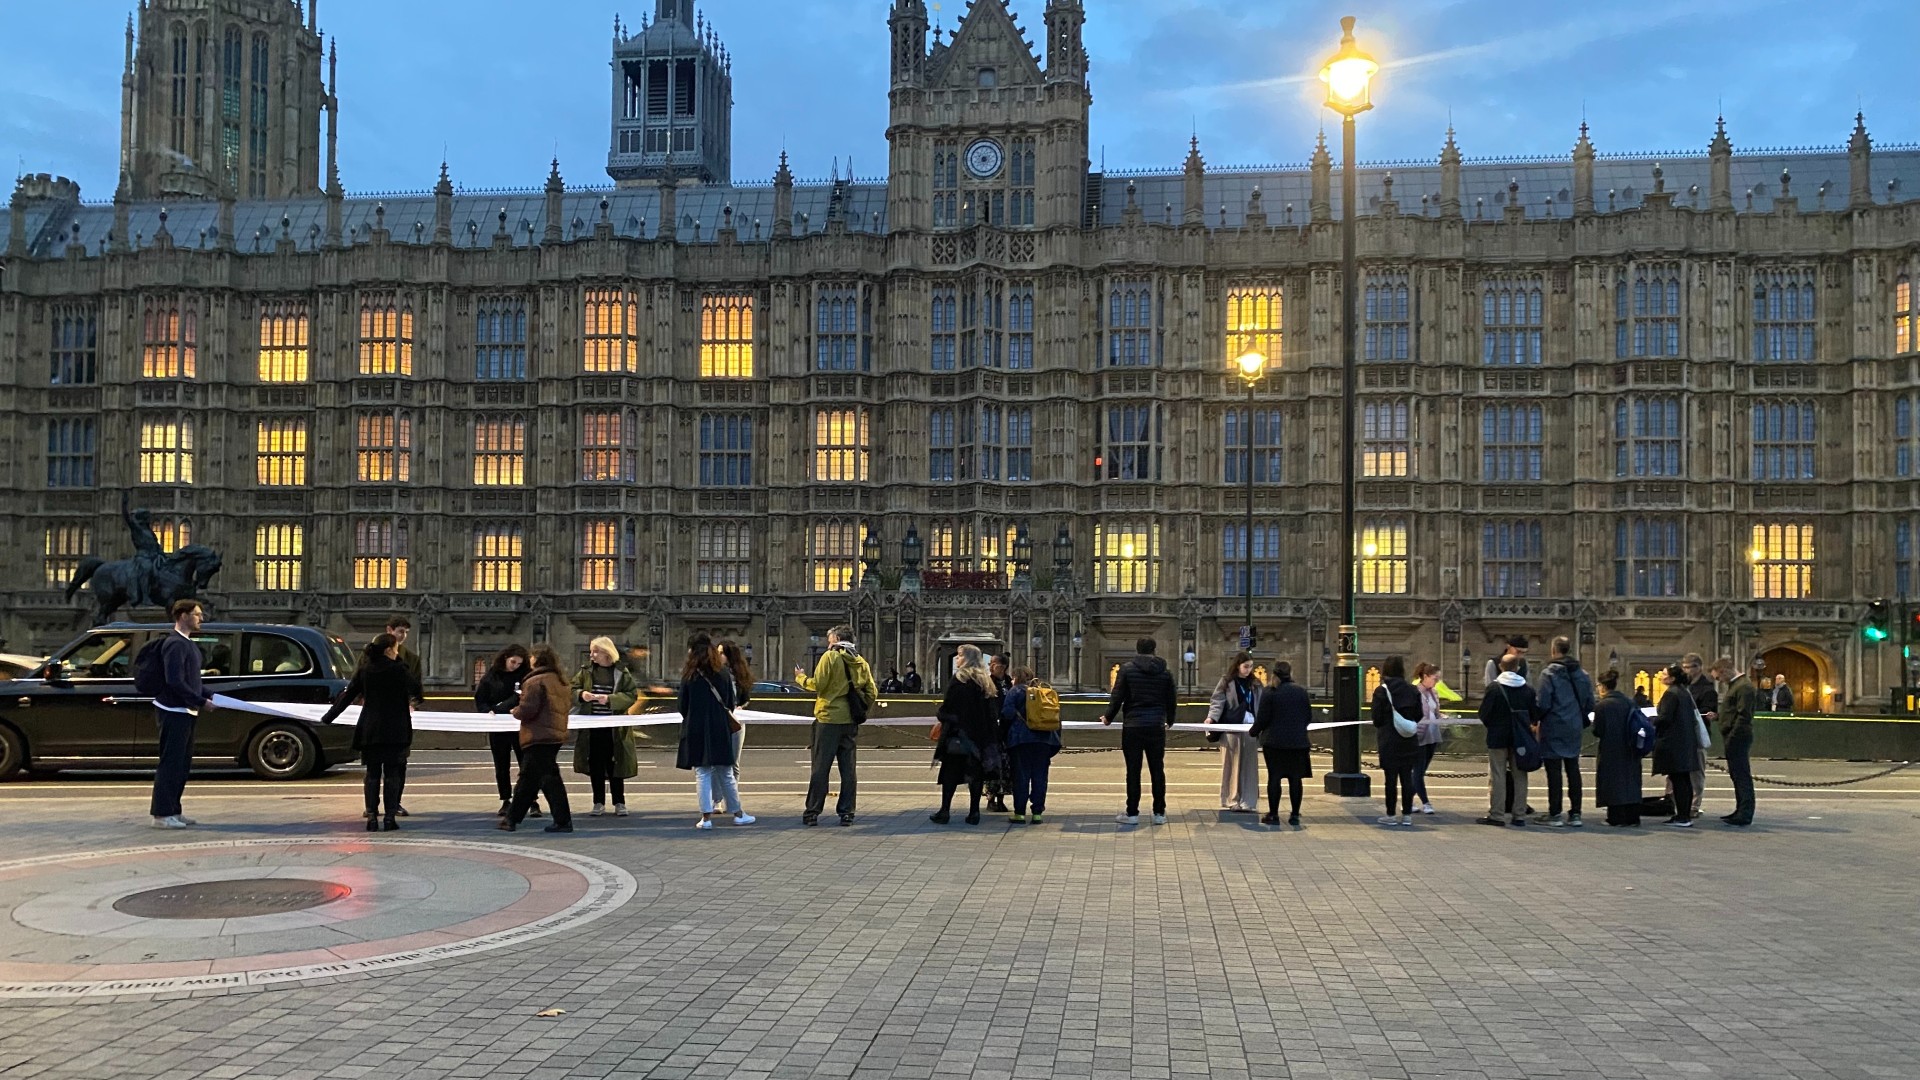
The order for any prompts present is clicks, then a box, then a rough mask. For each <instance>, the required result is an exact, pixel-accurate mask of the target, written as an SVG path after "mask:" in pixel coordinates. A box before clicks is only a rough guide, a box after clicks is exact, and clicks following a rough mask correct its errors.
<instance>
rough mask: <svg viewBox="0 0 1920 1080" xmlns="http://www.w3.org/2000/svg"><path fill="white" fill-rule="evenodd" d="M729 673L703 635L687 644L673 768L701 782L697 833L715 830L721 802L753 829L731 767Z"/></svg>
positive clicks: (738, 820) (737, 820) (731, 691)
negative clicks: (676, 748)
mask: <svg viewBox="0 0 1920 1080" xmlns="http://www.w3.org/2000/svg"><path fill="white" fill-rule="evenodd" d="M735 708H736V706H735V703H734V686H733V673H732V671H730V670H729V669H728V667H727V660H726V657H725V655H723V654H722V653H721V651H720V647H719V646H717V645H715V644H714V643H713V639H712V638H711V637H708V636H707V635H706V634H695V635H693V637H692V638H691V639H689V640H688V641H687V665H686V667H685V668H684V669H683V670H682V671H681V672H680V750H679V754H678V755H677V757H676V758H675V760H674V767H675V768H679V769H691V770H693V772H694V774H695V775H696V776H697V777H698V778H699V779H698V787H697V790H698V791H699V796H700V820H699V822H698V823H697V824H696V825H695V826H694V828H697V829H711V828H713V818H714V814H715V812H716V811H715V804H716V802H718V803H721V804H724V805H725V806H726V808H727V811H728V812H729V813H731V814H732V815H733V823H734V824H735V825H751V824H753V822H754V817H753V815H752V814H749V813H747V811H746V808H745V807H743V806H741V805H740V783H739V781H738V780H737V779H736V778H735V776H734V772H733V766H734V763H735V761H736V760H737V759H736V757H735V754H734V749H733V728H734V724H735V721H734V717H733V710H734V709H735Z"/></svg>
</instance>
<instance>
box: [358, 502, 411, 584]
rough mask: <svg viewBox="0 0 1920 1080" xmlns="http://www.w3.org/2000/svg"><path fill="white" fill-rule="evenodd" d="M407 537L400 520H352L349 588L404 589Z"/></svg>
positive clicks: (405, 527)
mask: <svg viewBox="0 0 1920 1080" xmlns="http://www.w3.org/2000/svg"><path fill="white" fill-rule="evenodd" d="M409 547H410V544H409V536H408V530H407V522H406V520H405V519H404V518H386V517H377V518H356V519H354V522H353V587H354V588H356V589H374V590H388V589H404V588H406V587H407V559H408V556H409V551H408V549H409Z"/></svg>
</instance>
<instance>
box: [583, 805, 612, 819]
mask: <svg viewBox="0 0 1920 1080" xmlns="http://www.w3.org/2000/svg"><path fill="white" fill-rule="evenodd" d="M606 812H607V804H606V803H594V804H593V809H592V810H589V811H588V812H587V816H588V817H600V816H601V815H603V814H605V813H606Z"/></svg>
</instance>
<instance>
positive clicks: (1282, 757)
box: [1247, 660, 1313, 828]
mask: <svg viewBox="0 0 1920 1080" xmlns="http://www.w3.org/2000/svg"><path fill="white" fill-rule="evenodd" d="M1311 723H1313V702H1312V700H1311V699H1309V698H1308V697H1307V691H1306V689H1305V688H1304V687H1302V686H1301V685H1300V684H1299V683H1296V682H1294V681H1293V665H1292V664H1289V663H1287V662H1286V661H1285V660H1282V661H1280V662H1279V663H1277V664H1275V665H1273V685H1272V686H1269V687H1267V689H1266V692H1265V693H1263V694H1261V695H1260V704H1259V706H1258V707H1257V708H1256V709H1255V710H1254V715H1253V727H1252V728H1251V729H1249V730H1248V732H1247V737H1248V738H1251V739H1253V740H1255V741H1256V742H1258V743H1259V744H1260V756H1262V757H1264V758H1266V759H1267V813H1266V816H1265V817H1263V818H1261V819H1260V824H1262V825H1278V824H1280V781H1282V780H1285V781H1286V782H1287V800H1288V802H1289V803H1290V804H1291V805H1292V807H1293V811H1292V813H1290V814H1288V815H1287V824H1288V825H1291V826H1293V827H1294V828H1299V827H1300V795H1301V791H1300V787H1301V785H1300V782H1301V781H1302V780H1305V779H1307V778H1308V777H1310V776H1312V775H1313V755H1312V749H1313V744H1312V743H1311V742H1309V741H1308V740H1307V725H1308V724H1311Z"/></svg>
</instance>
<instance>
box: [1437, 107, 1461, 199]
mask: <svg viewBox="0 0 1920 1080" xmlns="http://www.w3.org/2000/svg"><path fill="white" fill-rule="evenodd" d="M1440 216H1441V217H1449V218H1457V217H1459V216H1460V147H1459V146H1458V145H1457V144H1455V143H1454V141H1453V125H1452V124H1448V125H1447V141H1446V143H1445V145H1443V146H1441V147H1440Z"/></svg>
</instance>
